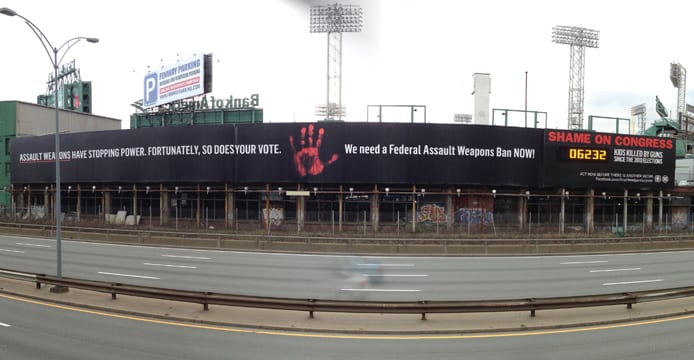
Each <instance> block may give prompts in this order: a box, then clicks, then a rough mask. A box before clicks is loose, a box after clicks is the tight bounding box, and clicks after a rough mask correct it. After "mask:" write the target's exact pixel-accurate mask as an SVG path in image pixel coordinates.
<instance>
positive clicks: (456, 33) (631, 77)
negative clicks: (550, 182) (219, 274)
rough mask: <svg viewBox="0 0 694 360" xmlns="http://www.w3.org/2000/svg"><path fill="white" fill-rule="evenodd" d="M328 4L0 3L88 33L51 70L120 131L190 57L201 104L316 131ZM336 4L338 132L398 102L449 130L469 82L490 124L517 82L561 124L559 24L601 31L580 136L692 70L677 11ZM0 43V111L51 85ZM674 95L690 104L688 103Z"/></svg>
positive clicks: (22, 41) (40, 54)
mask: <svg viewBox="0 0 694 360" xmlns="http://www.w3.org/2000/svg"><path fill="white" fill-rule="evenodd" d="M329 3H334V2H333V1H308V0H306V1H301V0H255V1H237V0H230V1H208V0H197V1H178V0H169V1H138V2H135V1H130V0H124V1H120V2H114V1H107V2H104V1H93V0H91V1H82V0H73V1H69V0H68V1H44V0H37V1H26V0H0V7H9V8H11V9H12V10H14V11H16V12H17V13H19V14H21V15H23V16H24V17H26V18H28V19H29V20H31V21H32V22H33V23H34V24H36V25H37V26H38V27H39V28H40V29H41V30H42V31H43V32H44V33H45V34H46V36H47V37H48V39H49V40H50V41H51V42H52V43H53V45H54V46H60V45H61V44H62V43H63V42H64V41H66V40H67V39H70V38H72V37H75V36H87V37H98V38H99V39H100V42H99V43H98V44H90V43H87V42H81V43H79V44H77V45H75V46H74V47H73V48H71V49H70V51H69V52H68V54H67V56H66V57H65V60H64V61H63V63H65V62H68V61H70V60H72V59H75V60H76V64H77V66H78V67H79V68H80V69H81V76H82V79H83V80H89V81H92V87H93V90H92V91H93V100H92V108H93V112H94V113H95V114H98V115H102V116H108V117H114V118H118V119H121V120H123V128H128V127H129V116H130V114H131V113H133V112H134V110H135V109H134V108H133V107H131V106H130V104H131V103H132V102H133V101H135V100H137V99H141V98H142V93H143V85H142V83H143V78H144V76H145V74H146V73H147V71H148V69H159V68H161V67H162V66H167V65H172V64H175V63H176V61H178V60H179V59H186V58H188V57H190V56H192V55H194V54H200V53H212V54H213V56H214V68H213V74H214V75H213V77H214V79H213V92H212V94H210V95H214V96H215V97H217V98H219V97H222V98H227V97H229V96H230V95H232V96H234V97H240V98H243V97H249V96H250V95H251V94H259V95H260V106H261V107H262V108H263V109H264V120H265V122H294V121H296V122H304V121H315V120H317V119H318V118H317V117H316V116H315V106H316V105H317V104H320V103H323V102H324V101H325V92H326V62H327V61H326V43H327V40H326V34H315V33H310V32H309V17H308V15H309V7H310V6H311V5H316V4H329ZM343 4H355V5H361V6H362V8H363V12H364V15H363V23H364V27H363V31H362V32H360V33H345V34H344V35H343V60H342V66H343V70H342V83H343V95H342V96H343V105H345V106H346V108H347V117H346V120H347V121H350V122H351V121H354V122H357V121H366V120H367V117H370V116H369V115H367V105H378V104H384V105H394V104H396V105H410V104H411V105H424V106H426V111H427V115H426V116H427V122H436V123H452V122H453V115H454V114H455V113H463V114H472V113H473V110H474V109H473V101H472V96H471V93H472V89H473V86H472V85H473V84H472V80H473V77H472V75H473V74H474V73H489V74H490V75H491V79H492V80H491V81H492V83H491V95H490V104H491V106H490V114H491V112H492V109H520V110H522V109H523V108H524V100H525V94H526V93H525V79H526V76H525V73H526V71H527V72H528V83H527V97H528V110H537V111H544V112H547V113H548V127H552V128H566V127H567V125H566V123H567V111H568V109H567V108H568V86H569V52H570V51H569V46H568V45H560V44H555V43H553V42H552V27H554V26H556V25H567V26H580V27H586V28H590V29H594V30H599V31H600V44H599V48H597V49H595V48H588V49H586V68H585V85H584V88H585V111H584V114H585V120H584V122H585V123H586V124H587V117H588V115H596V116H605V117H623V118H628V117H630V112H629V110H630V107H631V106H634V105H638V104H641V103H646V105H647V107H648V121H649V123H650V121H652V120H654V119H655V118H656V117H657V115H655V102H654V101H655V96H656V95H657V96H659V97H660V99H661V100H662V101H663V103H664V104H665V106H666V107H667V108H668V109H669V110H673V109H675V107H676V102H677V89H676V88H674V87H673V86H672V84H671V82H670V79H669V71H670V63H671V62H673V61H674V62H679V63H680V64H682V65H683V66H684V67H685V68H693V69H694V47H693V46H692V45H691V41H690V40H691V27H689V28H688V25H687V21H686V14H689V13H691V10H692V9H694V5H692V4H693V3H691V2H689V1H674V0H661V1H658V2H653V1H642V0H635V1H634V0H632V1H619V0H618V1H605V0H600V1H594V0H584V1H580V2H579V1H571V2H569V1H561V0H555V1H533V0H526V1H517V0H508V1H507V0H487V1H452V0H450V1H444V0H380V1H379V0H372V1H357V0H355V1H345V2H343ZM678 17H680V18H681V19H680V20H678ZM0 38H1V39H2V43H3V46H2V56H0V68H1V69H2V70H3V72H2V73H3V76H2V82H1V83H0V84H1V85H0V100H20V101H26V102H36V96H37V95H39V94H43V93H45V91H46V80H47V79H48V74H49V73H52V67H51V63H50V61H49V59H48V55H46V54H45V51H44V50H43V48H42V47H41V44H40V43H39V41H38V39H37V38H36V36H35V35H34V34H33V33H32V32H31V30H30V29H29V28H28V27H27V26H26V25H24V24H23V23H22V21H21V19H19V18H16V17H15V18H11V17H7V16H0ZM690 83H694V80H692V81H690ZM687 93H688V95H687V99H688V101H687V102H688V103H694V100H692V99H693V96H694V93H693V92H692V91H691V90H688V91H687ZM407 114H409V113H407ZM402 115H403V114H402V113H397V114H396V113H393V114H391V115H390V116H392V118H395V117H397V116H402ZM407 116H409V115H407ZM407 116H405V117H404V118H405V119H407ZM374 120H375V119H373V118H371V119H370V121H374ZM386 120H387V119H386ZM416 120H419V119H416ZM596 127H598V128H603V129H605V130H606V129H609V128H613V124H612V123H611V122H609V124H605V123H600V124H597V125H596Z"/></svg>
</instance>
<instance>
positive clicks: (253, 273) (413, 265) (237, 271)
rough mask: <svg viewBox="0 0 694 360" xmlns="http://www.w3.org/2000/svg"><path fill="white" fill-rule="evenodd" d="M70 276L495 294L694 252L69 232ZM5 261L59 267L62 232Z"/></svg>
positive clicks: (397, 293)
mask: <svg viewBox="0 0 694 360" xmlns="http://www.w3.org/2000/svg"><path fill="white" fill-rule="evenodd" d="M62 244H63V276H66V277H73V278H80V279H93V280H103V281H110V282H120V283H130V284H139V285H147V286H156V287H164V288H176V289H182V290H197V291H212V292H219V293H234V294H248V295H260V296H279V297H295V298H330V299H335V298H358V299H367V300H486V299H512V298H528V297H554V296H572V295H589V294H601V293H617V292H625V291H636V290H647V289H660V288H672V287H678V286H691V285H694V266H693V265H694V252H690V251H681V252H662V253H634V254H604V255H580V256H531V257H368V258H367V257H363V258H358V259H357V260H356V261H357V263H368V262H374V261H376V262H379V263H380V264H381V266H382V269H383V273H381V274H371V275H378V276H370V277H369V278H368V279H369V280H372V282H371V283H370V284H369V285H367V286H365V287H361V285H360V283H359V281H360V279H359V278H356V279H355V277H354V276H352V275H350V274H346V272H345V271H344V270H345V269H349V268H351V266H348V265H347V264H349V263H350V261H351V260H352V259H353V257H346V256H335V255H304V254H278V253H249V252H235V251H211V250H187V249H178V248H161V247H140V246H129V245H113V244H100V243H89V242H75V241H65V240H63V242H62ZM0 264H1V265H0V267H1V268H8V269H13V270H18V271H27V272H38V273H46V274H55V273H56V249H55V240H54V239H37V238H25V237H15V236H0Z"/></svg>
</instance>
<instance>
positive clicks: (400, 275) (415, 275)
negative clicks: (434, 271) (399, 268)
mask: <svg viewBox="0 0 694 360" xmlns="http://www.w3.org/2000/svg"><path fill="white" fill-rule="evenodd" d="M364 276H366V277H408V276H409V277H425V276H429V275H427V274H364Z"/></svg>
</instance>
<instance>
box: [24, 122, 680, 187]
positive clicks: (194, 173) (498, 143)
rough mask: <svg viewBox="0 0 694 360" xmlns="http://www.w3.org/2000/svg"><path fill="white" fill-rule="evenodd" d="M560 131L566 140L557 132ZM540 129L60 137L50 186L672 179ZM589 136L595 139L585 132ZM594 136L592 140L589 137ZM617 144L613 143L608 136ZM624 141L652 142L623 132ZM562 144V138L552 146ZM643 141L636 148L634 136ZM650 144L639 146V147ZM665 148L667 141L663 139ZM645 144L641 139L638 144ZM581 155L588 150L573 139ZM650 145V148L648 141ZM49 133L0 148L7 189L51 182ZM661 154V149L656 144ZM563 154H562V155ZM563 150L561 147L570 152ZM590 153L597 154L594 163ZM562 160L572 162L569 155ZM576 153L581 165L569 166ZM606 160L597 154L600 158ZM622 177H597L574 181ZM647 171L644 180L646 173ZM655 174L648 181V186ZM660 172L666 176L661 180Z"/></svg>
mask: <svg viewBox="0 0 694 360" xmlns="http://www.w3.org/2000/svg"><path fill="white" fill-rule="evenodd" d="M567 133H570V132H567ZM550 134H552V131H550V130H542V129H525V128H510V127H494V126H476V125H457V124H456V125H447V124H446V125H444V124H379V123H330V122H326V123H281V124H243V125H203V126H190V127H161V128H145V129H133V130H112V131H100V132H88V133H75V134H64V135H61V137H60V139H61V157H60V158H61V164H62V165H61V180H62V181H63V182H66V183H160V182H161V183H185V182H229V183H282V182H286V183H316V184H317V183H333V184H348V183H369V184H438V185H446V184H449V185H464V184H479V185H518V186H532V187H537V186H545V185H548V186H567V187H570V186H593V185H600V186H620V187H624V186H627V187H632V186H637V187H662V186H666V185H670V184H671V182H672V181H673V175H674V146H673V148H658V149H657V150H656V152H660V153H661V155H662V157H663V161H662V162H660V163H657V162H656V160H655V159H656V158H655V156H657V155H658V154H655V153H654V154H653V157H651V156H650V155H651V154H650V153H649V158H648V160H647V161H648V166H646V164H645V163H644V162H646V160H645V158H644V157H643V156H642V157H641V158H639V160H634V161H641V162H642V163H639V164H638V165H634V164H632V163H629V162H628V161H632V160H633V159H635V158H634V157H633V156H632V157H631V158H629V159H632V160H624V162H619V160H620V158H619V157H618V154H620V153H621V151H622V150H625V151H626V150H630V151H631V150H643V149H645V148H648V149H650V150H655V149H653V148H652V147H649V146H640V145H639V144H646V143H645V142H639V141H638V140H629V141H632V142H634V141H636V143H635V144H636V145H631V146H628V147H623V146H617V145H619V144H617V143H616V142H617V140H616V139H615V140H614V141H613V143H612V146H610V145H609V144H601V145H602V146H603V148H605V149H606V151H607V152H608V153H609V154H610V155H609V157H610V160H609V161H608V162H605V161H604V160H596V161H588V160H585V159H584V158H585V157H586V156H588V157H590V156H591V155H576V154H577V153H576V151H577V150H578V146H574V145H579V143H574V142H570V141H569V142H566V141H552V140H551V139H550V136H552V139H554V137H556V134H554V135H550ZM591 134H595V133H591ZM601 136H602V135H601ZM620 136H623V135H620ZM623 137H624V138H625V139H652V141H655V139H658V138H646V137H630V136H623ZM562 139H563V140H566V139H565V138H562ZM644 141H645V140H644ZM649 141H651V140H649ZM668 141H670V140H668ZM648 144H650V143H648ZM580 145H583V147H582V149H583V151H584V152H585V151H587V150H589V149H592V148H593V147H591V146H592V145H590V146H588V145H589V144H585V143H582V144H580ZM651 145H652V144H651ZM54 146H55V145H54V137H53V136H52V135H48V136H38V137H22V138H16V139H13V141H12V143H11V158H12V167H11V171H12V173H11V179H12V182H13V183H51V182H53V181H54V177H55V167H54V161H55V157H54V151H53V150H54ZM666 147H667V146H666ZM564 148H567V149H566V154H567V155H566V156H564V152H563V151H564ZM572 148H573V149H574V150H571V149H572ZM601 154H603V153H601V152H598V153H597V155H596V156H597V157H598V158H600V156H601ZM571 156H573V157H571ZM579 156H583V158H578V159H577V158H576V157H579ZM606 156H607V155H606ZM608 168H609V170H610V172H614V173H623V174H632V173H638V174H641V175H645V176H650V175H652V177H651V178H652V179H653V181H652V182H650V183H648V182H641V183H638V184H636V183H634V182H633V181H632V180H633V179H632V178H630V177H629V176H630V175H626V176H625V177H623V178H622V177H619V178H617V177H613V178H612V180H610V181H603V180H601V179H603V177H602V176H597V175H596V176H592V177H591V176H588V175H585V174H583V173H592V172H598V171H599V172H600V173H603V172H606V171H607V169H608ZM649 174H650V175H649ZM656 175H660V177H659V178H657V179H658V181H655V180H656V177H655V176H656ZM663 176H666V177H668V180H669V181H670V183H668V182H667V181H663Z"/></svg>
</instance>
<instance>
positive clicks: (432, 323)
mask: <svg viewBox="0 0 694 360" xmlns="http://www.w3.org/2000/svg"><path fill="white" fill-rule="evenodd" d="M3 294H4V295H10V296H17V297H27V298H29V299H31V300H35V301H37V302H47V303H54V304H61V305H68V306H71V307H73V306H74V307H78V308H86V309H90V310H92V311H96V312H108V313H116V314H121V315H128V316H136V317H146V318H155V319H166V320H168V321H184V322H194V323H199V324H206V325H217V326H230V327H238V328H246V329H251V330H253V329H254V330H275V331H297V332H299V331H300V332H309V333H340V334H345V333H350V334H392V335H396V334H399V335H421V334H430V335H433V334H469V333H481V332H502V331H523V330H525V331H528V330H546V329H559V328H571V327H578V326H597V325H607V324H614V323H620V322H626V321H638V320H650V319H655V318H662V317H667V316H673V315H684V314H694V311H692V310H689V309H692V308H694V298H682V299H675V300H668V301H657V302H650V303H642V304H634V305H633V308H632V309H631V310H629V309H627V308H626V306H624V305H615V306H604V307H594V308H580V309H568V310H546V311H537V312H536V316H535V317H531V316H530V313H529V312H506V313H471V314H427V316H426V320H422V319H421V317H420V315H417V314H411V315H401V314H345V313H315V314H314V318H313V319H312V318H310V317H309V314H308V313H307V312H300V311H285V310H266V309H254V308H241V307H227V306H219V305H210V307H209V311H204V310H203V306H202V305H200V304H189V303H181V302H173V301H165V300H157V299H146V298H136V297H131V296H125V295H118V297H117V299H116V300H111V295H110V294H104V293H97V292H92V291H84V290H79V289H70V291H69V292H67V293H64V294H54V293H51V292H50V285H44V286H42V288H41V289H36V286H35V284H34V283H32V282H27V281H21V280H14V279H7V278H0V296H2V295H3Z"/></svg>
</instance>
